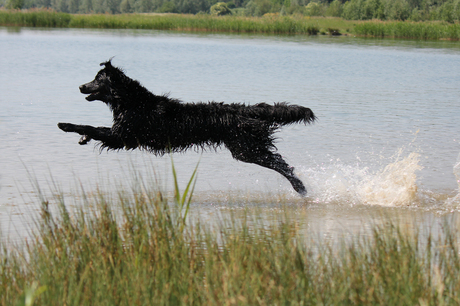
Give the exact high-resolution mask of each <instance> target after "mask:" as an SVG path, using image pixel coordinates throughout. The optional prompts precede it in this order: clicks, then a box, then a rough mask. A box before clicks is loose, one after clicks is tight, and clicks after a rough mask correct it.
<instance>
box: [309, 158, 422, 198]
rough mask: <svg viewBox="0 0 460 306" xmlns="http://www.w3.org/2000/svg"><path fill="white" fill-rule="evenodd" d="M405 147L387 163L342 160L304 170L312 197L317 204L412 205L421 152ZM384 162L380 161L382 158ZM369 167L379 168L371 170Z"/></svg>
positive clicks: (415, 192) (415, 196)
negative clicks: (351, 163) (408, 149)
mask: <svg viewBox="0 0 460 306" xmlns="http://www.w3.org/2000/svg"><path fill="white" fill-rule="evenodd" d="M402 155H403V150H402V149H401V150H399V151H398V153H397V154H396V155H395V156H394V157H392V158H390V161H389V162H387V163H386V164H383V165H381V164H380V163H379V165H377V167H375V166H376V165H363V164H362V163H357V164H356V165H353V166H351V165H344V164H343V163H342V162H341V161H340V160H339V159H337V160H334V161H331V163H330V164H329V165H320V166H318V167H316V168H314V169H311V168H310V169H303V170H301V173H300V176H301V179H303V180H305V181H306V182H307V185H308V187H309V190H310V191H311V193H310V197H311V198H312V199H313V201H314V202H317V203H331V202H334V203H337V204H347V205H354V204H365V205H381V206H405V205H411V204H412V203H413V202H414V201H415V200H416V199H417V189H418V187H417V175H416V172H417V171H418V170H421V169H422V167H421V166H420V164H419V162H420V155H419V154H418V153H415V152H412V153H409V154H408V155H407V156H405V157H403V156H402ZM379 162H381V160H380V161H379ZM370 167H373V168H377V170H371V169H370Z"/></svg>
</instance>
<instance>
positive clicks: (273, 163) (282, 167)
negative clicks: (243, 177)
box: [226, 143, 307, 197]
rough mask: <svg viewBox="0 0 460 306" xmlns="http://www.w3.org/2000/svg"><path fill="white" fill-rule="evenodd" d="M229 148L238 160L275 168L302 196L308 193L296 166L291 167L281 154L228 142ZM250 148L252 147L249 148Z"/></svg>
mask: <svg viewBox="0 0 460 306" xmlns="http://www.w3.org/2000/svg"><path fill="white" fill-rule="evenodd" d="M226 146H227V148H228V149H229V150H230V152H231V153H232V156H233V158H235V159H236V160H239V161H242V162H246V163H252V164H256V165H259V166H262V167H265V168H269V169H272V170H275V171H276V172H278V173H280V174H281V175H283V176H284V177H285V178H287V179H288V180H289V182H290V183H291V185H292V187H293V188H294V190H295V191H297V192H298V193H299V194H300V195H301V196H302V197H304V196H306V195H307V189H306V188H305V186H304V184H303V183H302V181H301V180H300V179H299V178H298V177H297V176H296V175H295V174H294V167H291V166H289V165H288V163H286V161H285V160H284V159H283V157H281V155H280V154H278V153H274V152H272V151H270V150H268V149H262V150H260V149H259V150H253V151H246V150H241V146H240V145H236V146H232V145H229V144H228V143H226ZM248 149H249V150H250V149H251V148H248Z"/></svg>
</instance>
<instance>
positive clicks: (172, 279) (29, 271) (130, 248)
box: [0, 170, 460, 305]
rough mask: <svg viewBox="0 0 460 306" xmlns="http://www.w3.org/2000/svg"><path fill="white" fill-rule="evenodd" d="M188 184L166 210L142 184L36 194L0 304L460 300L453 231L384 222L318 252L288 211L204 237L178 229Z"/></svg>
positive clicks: (7, 268)
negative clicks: (71, 197)
mask: <svg viewBox="0 0 460 306" xmlns="http://www.w3.org/2000/svg"><path fill="white" fill-rule="evenodd" d="M175 171H176V170H174V172H175ZM174 177H176V175H174ZM195 178H196V170H195V172H194V173H193V174H192V176H191V180H190V181H189V183H188V184H187V186H186V188H185V189H184V190H183V191H182V192H181V191H180V190H179V186H178V185H177V183H175V184H174V185H175V186H176V187H175V189H176V190H175V194H174V196H173V200H172V202H171V201H168V199H167V197H166V196H165V195H164V194H163V193H162V192H161V191H160V190H159V189H158V188H156V187H155V186H152V185H151V184H146V183H145V182H144V180H142V179H141V178H136V179H135V180H133V182H134V183H133V186H131V187H130V188H125V189H119V190H118V191H117V192H115V193H111V194H107V193H105V192H102V191H100V190H96V191H94V192H92V193H87V192H83V191H82V194H81V195H80V197H79V199H80V200H79V201H78V202H76V203H74V205H69V204H68V203H67V202H66V199H65V198H64V196H62V194H59V193H57V195H56V196H54V197H52V201H48V200H46V199H45V197H44V196H41V201H40V202H41V203H40V211H39V213H38V215H37V217H36V219H35V221H36V222H35V225H34V226H33V227H32V229H31V237H30V238H29V239H28V240H27V241H26V242H24V244H14V245H11V244H8V245H7V244H4V243H3V244H1V247H0V254H1V255H0V258H1V260H0V304H1V305H152V304H154V305H181V304H183V305H193V304H195V305H202V304H206V305H229V304H238V305H267V304H270V305H274V304H286V303H288V304H293V305H301V304H303V305H356V304H359V305H368V304H379V305H443V304H446V305H456V304H458V303H459V299H460V296H459V295H460V273H459V272H460V260H459V248H458V238H459V237H458V230H457V229H455V228H452V227H450V226H446V227H444V230H443V232H442V233H440V234H439V236H434V235H433V234H431V232H430V231H427V232H426V233H423V234H420V233H417V232H414V231H412V230H407V229H404V228H401V227H399V226H397V225H394V224H392V223H384V225H375V226H374V228H373V229H372V231H371V235H362V236H359V235H357V236H356V237H354V239H352V240H343V241H338V242H337V243H334V244H327V243H324V242H321V241H319V240H318V237H317V236H316V235H315V234H314V233H305V232H302V230H301V227H300V226H299V224H298V223H297V222H296V221H294V220H295V219H294V218H291V217H290V215H289V211H288V210H286V209H284V210H283V209H282V210H281V211H278V213H277V217H276V218H274V219H270V221H269V222H267V220H266V219H265V220H263V218H262V217H261V215H262V214H261V212H260V211H259V212H258V211H257V210H252V211H250V210H246V211H245V213H244V214H239V215H238V217H236V215H234V214H232V213H231V212H229V215H228V218H224V219H222V220H220V222H217V223H216V224H219V225H218V226H217V227H213V228H211V227H210V226H208V225H207V224H205V223H203V222H201V221H200V220H199V219H195V220H186V218H188V217H187V214H186V210H188V209H189V205H190V201H191V198H190V197H191V196H192V192H193V184H194V183H193V182H194V180H195ZM176 181H177V180H176ZM39 194H41V193H40V192H39ZM196 205H199V204H198V203H197V204H196ZM185 221H187V222H185ZM446 224H447V223H446Z"/></svg>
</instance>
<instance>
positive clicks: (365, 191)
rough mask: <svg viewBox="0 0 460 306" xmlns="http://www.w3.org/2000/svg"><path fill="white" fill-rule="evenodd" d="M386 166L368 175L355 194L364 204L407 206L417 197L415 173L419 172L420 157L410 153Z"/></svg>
mask: <svg viewBox="0 0 460 306" xmlns="http://www.w3.org/2000/svg"><path fill="white" fill-rule="evenodd" d="M400 154H401V151H400V152H399V154H398V157H397V158H396V160H395V161H394V162H392V163H390V164H388V165H387V166H386V167H385V168H384V169H383V170H381V171H379V172H377V173H376V174H374V175H369V176H368V177H366V178H365V179H364V180H363V182H362V183H361V184H360V185H359V186H358V190H357V193H358V195H359V196H360V198H361V200H362V202H363V203H365V204H370V205H381V206H407V205H410V204H412V203H413V201H414V200H415V199H416V195H417V189H418V187H417V175H416V171H418V170H421V169H422V167H421V166H420V165H419V162H420V155H419V154H418V153H414V152H412V153H410V154H409V155H408V156H407V157H404V158H400Z"/></svg>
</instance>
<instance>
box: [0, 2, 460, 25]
mask: <svg viewBox="0 0 460 306" xmlns="http://www.w3.org/2000/svg"><path fill="white" fill-rule="evenodd" d="M218 1H219V0H0V7H6V8H13V9H29V8H48V9H52V10H55V11H58V12H66V13H81V14H87V13H109V14H119V13H151V12H157V13H184V14H198V13H200V14H209V13H212V14H217V15H220V14H234V15H239V16H263V15H266V14H279V15H292V14H298V15H304V16H325V17H327V16H331V17H342V18H344V19H348V20H369V19H380V20H412V21H427V20H442V21H447V22H450V23H453V22H456V21H460V0H348V1H345V0H228V1H227V2H218ZM220 1H222V0H220Z"/></svg>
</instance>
